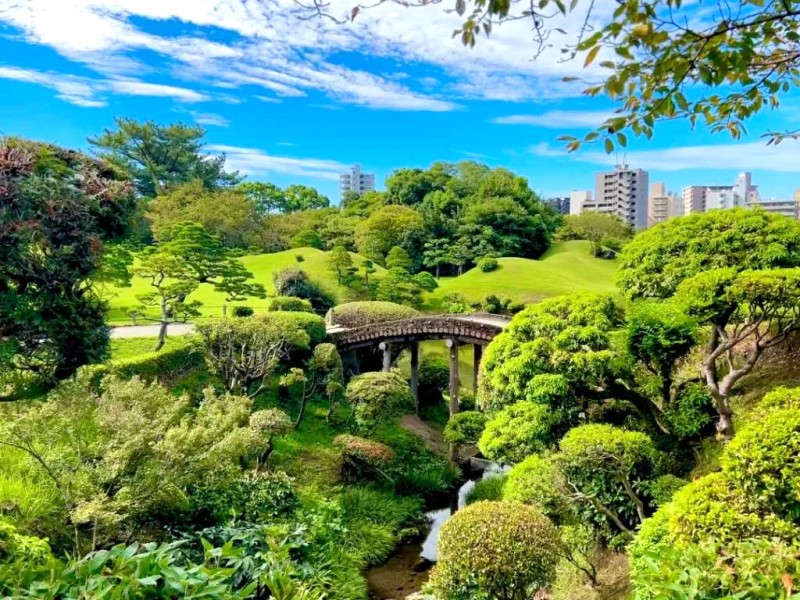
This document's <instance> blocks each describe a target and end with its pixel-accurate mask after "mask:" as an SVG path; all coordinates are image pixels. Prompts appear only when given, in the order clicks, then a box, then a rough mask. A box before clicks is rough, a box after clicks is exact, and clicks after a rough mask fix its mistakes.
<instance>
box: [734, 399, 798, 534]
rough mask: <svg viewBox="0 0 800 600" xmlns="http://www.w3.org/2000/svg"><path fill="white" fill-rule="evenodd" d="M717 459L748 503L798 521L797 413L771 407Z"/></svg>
mask: <svg viewBox="0 0 800 600" xmlns="http://www.w3.org/2000/svg"><path fill="white" fill-rule="evenodd" d="M720 462H721V463H722V469H723V471H724V472H725V473H726V474H727V475H728V477H729V478H730V479H731V480H732V481H733V482H734V484H735V485H736V487H737V488H739V489H740V490H741V491H742V493H743V495H744V496H745V497H746V498H747V500H748V503H749V504H750V506H752V507H753V508H754V509H757V510H768V511H771V512H774V513H775V514H777V515H779V516H780V517H783V518H788V519H792V520H794V521H795V522H797V523H800V412H798V411H797V410H796V409H794V408H788V409H782V410H773V411H771V412H770V413H769V414H767V415H766V416H765V417H763V418H761V419H760V420H758V421H757V422H755V423H753V424H751V425H748V426H747V427H745V428H744V429H742V430H741V431H739V432H738V433H737V434H736V435H735V436H734V438H733V440H731V442H730V443H729V444H728V446H727V447H726V448H725V451H724V452H723V454H722V457H721V459H720Z"/></svg>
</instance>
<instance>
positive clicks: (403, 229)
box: [356, 206, 423, 263]
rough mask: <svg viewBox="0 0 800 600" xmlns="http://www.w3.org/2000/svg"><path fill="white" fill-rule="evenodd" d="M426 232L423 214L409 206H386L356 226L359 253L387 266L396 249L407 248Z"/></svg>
mask: <svg viewBox="0 0 800 600" xmlns="http://www.w3.org/2000/svg"><path fill="white" fill-rule="evenodd" d="M422 231H423V222H422V217H421V216H420V214H419V213H418V212H417V211H415V210H414V209H412V208H409V207H407V206H382V207H380V208H378V209H377V210H376V211H375V212H373V213H372V214H371V215H370V216H369V217H367V218H366V219H365V220H364V221H362V222H361V223H359V224H358V225H356V245H357V246H358V251H359V252H360V253H361V254H363V255H364V256H366V257H368V258H370V259H371V260H374V261H376V262H380V263H383V261H384V259H385V257H386V255H387V254H388V253H389V250H391V249H392V248H393V247H394V246H401V247H404V244H405V243H406V242H407V240H408V239H409V237H410V236H412V235H414V234H417V233H421V232H422Z"/></svg>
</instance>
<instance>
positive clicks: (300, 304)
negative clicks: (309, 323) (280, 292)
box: [269, 296, 314, 312]
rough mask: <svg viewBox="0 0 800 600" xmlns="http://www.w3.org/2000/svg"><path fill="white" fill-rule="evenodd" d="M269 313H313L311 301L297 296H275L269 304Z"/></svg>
mask: <svg viewBox="0 0 800 600" xmlns="http://www.w3.org/2000/svg"><path fill="white" fill-rule="evenodd" d="M269 310H270V311H271V312H276V311H285V312H313V311H314V309H313V308H312V307H311V301H309V300H306V299H305V298H298V297H297V296H276V297H275V298H273V299H272V301H271V302H270V304H269Z"/></svg>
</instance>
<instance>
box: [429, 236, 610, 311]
mask: <svg viewBox="0 0 800 600" xmlns="http://www.w3.org/2000/svg"><path fill="white" fill-rule="evenodd" d="M498 263H499V268H498V269H497V270H496V271H492V272H490V273H484V272H483V271H481V270H480V269H478V268H477V267H476V268H474V269H470V270H469V271H467V272H466V273H464V274H463V275H461V276H460V277H446V278H442V279H440V280H439V288H438V289H437V290H435V291H434V292H433V293H431V294H428V296H427V298H426V303H425V304H426V305H425V308H426V310H429V311H432V312H435V311H437V310H441V303H442V298H443V297H444V296H445V295H447V294H452V293H459V294H461V295H462V296H464V297H465V298H466V299H467V300H468V301H470V302H479V301H481V300H483V299H484V298H485V297H486V296H488V295H489V294H494V295H495V296H498V297H500V298H506V297H507V298H511V299H512V300H514V301H517V302H525V303H531V302H538V301H539V300H543V299H544V298H549V297H551V296H558V295H560V294H566V293H568V292H573V291H577V290H588V291H592V292H605V293H615V291H616V288H615V287H614V281H613V278H614V272H615V271H616V263H615V262H614V261H610V260H603V259H600V258H594V257H593V256H591V255H590V254H589V242H585V241H572V242H562V243H560V244H554V245H553V247H552V248H550V250H548V251H547V252H546V253H545V254H544V256H542V258H540V259H539V260H531V259H527V258H500V259H498Z"/></svg>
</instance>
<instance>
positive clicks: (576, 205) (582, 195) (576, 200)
mask: <svg viewBox="0 0 800 600" xmlns="http://www.w3.org/2000/svg"><path fill="white" fill-rule="evenodd" d="M591 201H592V192H591V191H589V190H572V191H571V192H570V193H569V214H571V215H579V214H581V213H582V212H583V206H584V204H588V203H590V202H591Z"/></svg>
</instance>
